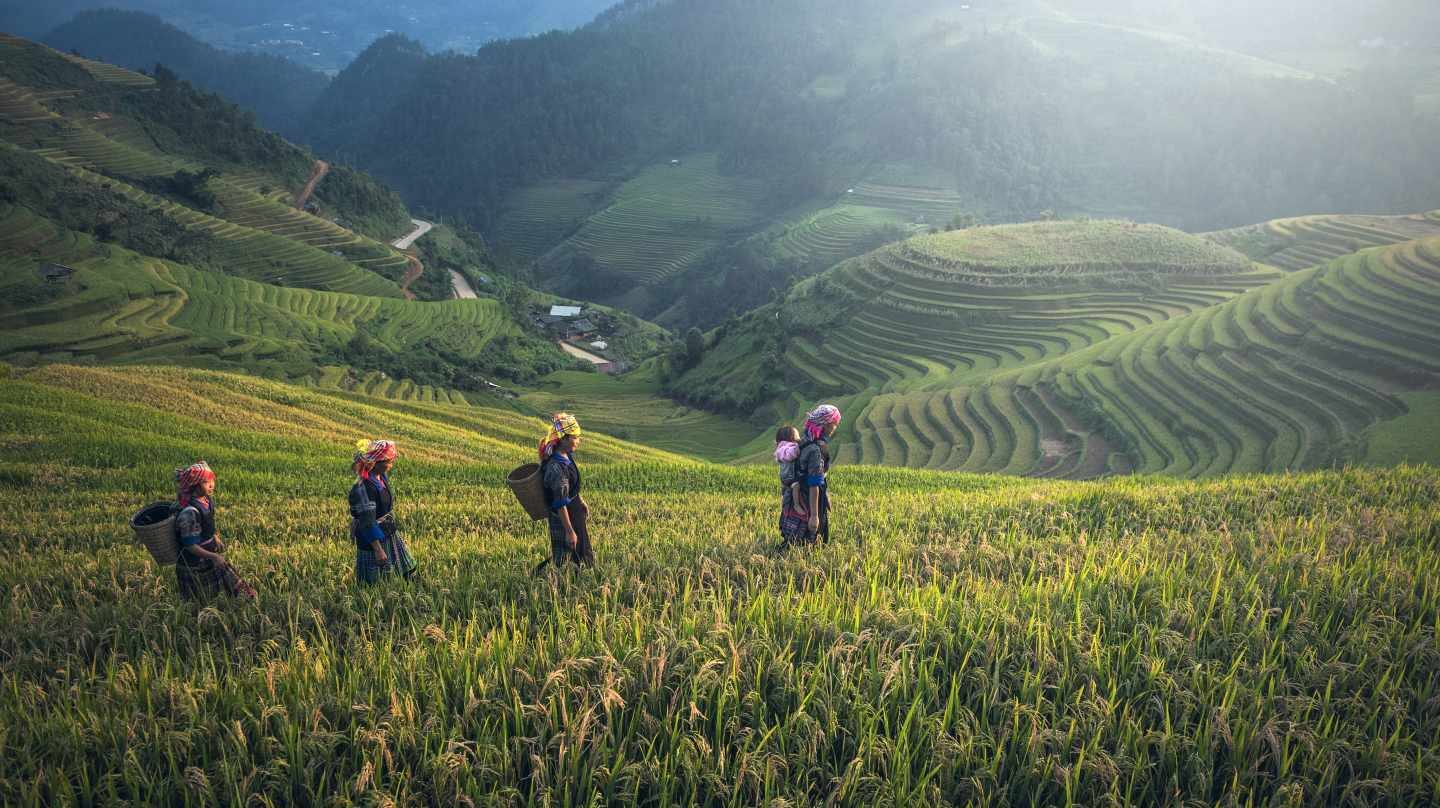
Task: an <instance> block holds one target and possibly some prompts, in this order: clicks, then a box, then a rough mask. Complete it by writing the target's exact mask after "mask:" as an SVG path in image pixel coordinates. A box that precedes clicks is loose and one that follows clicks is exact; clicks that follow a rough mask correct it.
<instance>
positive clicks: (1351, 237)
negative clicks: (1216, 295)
mask: <svg viewBox="0 0 1440 808" xmlns="http://www.w3.org/2000/svg"><path fill="white" fill-rule="evenodd" d="M1436 235H1440V227H1437V226H1436V224H1435V221H1434V220H1433V219H1431V220H1427V219H1426V218H1425V217H1409V216H1304V217H1300V218H1296V219H1280V220H1277V221H1273V222H1267V223H1265V224H1260V225H1252V226H1249V227H1241V228H1237V229H1234V230H1225V231H1221V232H1218V233H1210V234H1209V235H1208V236H1207V237H1208V238H1210V239H1212V240H1214V241H1216V242H1218V243H1221V244H1225V245H1227V246H1230V247H1233V248H1235V249H1237V250H1239V251H1240V252H1243V253H1245V254H1246V255H1248V256H1250V257H1251V258H1253V259H1255V260H1256V261H1260V262H1263V263H1266V264H1269V265H1271V266H1275V267H1279V268H1280V269H1284V270H1286V271H1288V272H1295V271H1298V270H1301V269H1308V268H1310V267H1313V266H1318V265H1320V264H1324V263H1328V262H1330V261H1333V260H1335V259H1336V258H1340V257H1341V256H1345V255H1349V254H1351V253H1354V252H1358V251H1360V250H1363V249H1366V248H1369V247H1383V246H1385V245H1388V244H1398V243H1400V242H1404V241H1410V240H1411V239H1417V238H1426V237H1430V236H1436Z"/></svg>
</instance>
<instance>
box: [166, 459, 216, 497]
mask: <svg viewBox="0 0 1440 808" xmlns="http://www.w3.org/2000/svg"><path fill="white" fill-rule="evenodd" d="M213 479H215V472H214V471H211V470H210V464H209V463H206V462H205V461H204V460H201V461H198V462H196V463H195V464H194V465H191V466H186V467H185V468H180V469H175V498H176V499H178V500H180V507H182V508H184V507H186V506H188V505H189V504H190V493H191V492H192V491H194V490H195V486H197V485H200V484H201V483H204V482H206V481H208V480H213Z"/></svg>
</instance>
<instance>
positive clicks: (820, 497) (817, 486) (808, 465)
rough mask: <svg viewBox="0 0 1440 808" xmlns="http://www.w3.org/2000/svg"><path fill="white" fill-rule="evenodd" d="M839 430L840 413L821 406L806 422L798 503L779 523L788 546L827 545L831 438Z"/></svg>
mask: <svg viewBox="0 0 1440 808" xmlns="http://www.w3.org/2000/svg"><path fill="white" fill-rule="evenodd" d="M839 426H840V409H839V408H838V407H833V406H831V405H829V404H821V405H820V406H819V407H816V408H815V410H814V411H813V412H811V413H810V414H809V415H808V416H806V418H805V438H804V440H802V441H801V443H800V451H799V454H798V456H797V457H796V459H795V477H796V479H797V480H798V482H799V484H800V489H799V495H800V502H799V503H798V504H797V507H796V508H794V510H793V511H792V512H789V513H786V514H785V515H784V516H782V517H781V520H780V532H781V534H782V535H783V536H784V537H785V541H786V542H787V543H790V544H813V543H814V542H816V541H817V540H818V541H822V542H828V541H830V493H829V491H828V486H829V483H828V476H829V474H830V438H831V436H833V435H834V434H835V429H836V428H837V427H839ZM802 511H803V513H802Z"/></svg>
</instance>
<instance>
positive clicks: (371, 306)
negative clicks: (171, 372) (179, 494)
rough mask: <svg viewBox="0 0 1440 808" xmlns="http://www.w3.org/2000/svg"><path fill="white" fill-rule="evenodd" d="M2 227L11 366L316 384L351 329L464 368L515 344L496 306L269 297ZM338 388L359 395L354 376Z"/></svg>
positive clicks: (73, 241)
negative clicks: (189, 370)
mask: <svg viewBox="0 0 1440 808" xmlns="http://www.w3.org/2000/svg"><path fill="white" fill-rule="evenodd" d="M0 223H3V224H4V225H6V227H5V232H6V233H13V235H7V236H6V237H3V238H0V289H3V291H4V294H5V297H6V299H7V301H8V302H7V303H6V304H4V305H3V306H0V355H3V356H6V357H8V358H9V360H10V361H20V362H22V363H26V364H30V363H36V362H51V361H74V360H77V359H85V360H88V361H98V362H119V363H136V362H144V363H150V364H154V363H176V364H186V365H193V364H201V365H205V366H212V367H223V368H229V369H234V370H248V371H250V372H254V373H258V374H262V375H268V376H274V377H277V378H282V379H287V380H291V381H297V382H301V383H318V382H319V381H320V380H321V379H324V378H327V377H330V376H332V375H333V374H332V373H331V371H329V370H327V365H331V364H334V359H333V357H334V356H335V354H336V352H337V351H340V350H342V349H343V348H345V346H346V345H347V343H349V341H350V340H351V338H352V337H353V336H354V335H355V333H356V330H357V328H361V327H363V328H364V329H365V330H366V333H367V334H368V335H369V336H370V337H371V338H372V339H373V340H375V341H376V342H377V343H378V344H379V345H380V346H383V348H384V349H386V350H389V351H394V352H396V353H397V354H403V353H405V352H407V351H410V350H414V349H415V348H416V346H418V345H419V344H421V343H426V344H429V345H440V346H443V347H444V348H445V349H446V350H448V351H450V352H452V353H454V354H455V355H457V356H460V357H465V358H469V359H474V358H478V357H482V356H484V355H485V354H486V350H487V347H488V346H489V344H490V341H491V340H492V339H494V338H496V337H499V336H505V335H513V334H516V333H517V331H516V327H515V325H514V324H513V323H512V322H511V320H510V318H509V315H508V313H507V312H506V311H505V309H504V308H503V306H502V305H501V304H500V303H499V302H498V301H496V300H494V299H489V298H486V299H480V300H452V301H446V302H440V303H419V302H412V301H406V300H402V299H397V298H380V297H366V296H360V295H351V294H343V293H335V292H322V291H315V290H311V289H297V288H289V287H280V286H273V285H267V284H262V283H256V282H253V281H248V280H243V279H239V278H234V277H231V276H228V275H223V274H220V273H215V272H206V271H202V270H197V269H192V268H190V267H186V266H183V265H179V264H174V263H171V262H165V261H159V260H156V259H152V258H148V257H146V256H141V255H137V254H135V253H131V252H129V251H126V250H123V249H121V248H118V247H113V246H108V247H104V248H103V249H101V248H99V247H98V245H96V244H95V243H94V242H92V241H91V240H90V239H89V238H88V237H85V236H78V235H76V234H69V233H66V232H65V231H62V230H60V229H58V228H55V227H54V226H53V225H51V224H50V223H49V222H48V221H46V220H44V219H41V218H39V217H36V216H35V215H34V214H33V213H30V212H29V211H27V210H25V209H23V208H12V209H10V210H9V211H8V212H3V211H0ZM44 261H56V262H61V263H66V264H67V265H70V266H73V267H74V268H75V269H76V270H77V272H76V275H75V277H73V278H72V279H70V280H69V281H68V282H67V283H66V284H65V286H63V287H59V288H56V287H52V286H49V285H47V284H46V283H45V282H43V281H41V280H40V279H39V275H38V272H37V270H38V267H39V266H40V264H41V263H42V262H44ZM343 383H344V384H345V385H347V386H358V382H357V381H356V379H355V378H354V377H353V376H346V377H345V378H344V380H343ZM384 389H385V390H390V389H391V385H387V386H386V387H385V388H384ZM382 394H383V392H382ZM441 394H442V395H444V396H445V397H446V398H448V397H449V394H448V393H444V392H443V391H442V393H441ZM436 395H437V392H436V391H435V390H433V389H428V390H425V389H422V390H416V391H410V395H407V396H404V397H415V396H422V397H429V398H431V399H433V398H434V397H435V396H436ZM462 401H463V399H462Z"/></svg>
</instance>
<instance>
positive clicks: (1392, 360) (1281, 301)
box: [851, 239, 1440, 476]
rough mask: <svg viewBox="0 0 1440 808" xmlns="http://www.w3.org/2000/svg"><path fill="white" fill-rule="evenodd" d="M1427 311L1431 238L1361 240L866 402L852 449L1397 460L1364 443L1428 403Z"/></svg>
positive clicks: (964, 454)
mask: <svg viewBox="0 0 1440 808" xmlns="http://www.w3.org/2000/svg"><path fill="white" fill-rule="evenodd" d="M1437 317H1440V240H1437V239H1430V240H1425V241H1417V242H1408V243H1406V244H1403V245H1400V246H1396V247H1391V248H1382V249H1377V250H1370V251H1366V252H1363V253H1360V254H1357V255H1353V256H1350V257H1347V258H1343V259H1340V260H1338V261H1335V262H1333V263H1331V264H1327V265H1324V266H1321V267H1316V268H1314V269H1311V270H1305V271H1302V272H1298V273H1295V274H1293V275H1291V276H1290V277H1287V278H1285V279H1284V280H1282V281H1279V282H1276V283H1274V284H1271V285H1269V286H1266V287H1264V288H1261V289H1256V290H1253V291H1250V292H1248V293H1246V294H1244V295H1241V296H1240V297H1238V298H1236V299H1234V300H1231V301H1230V302H1228V303H1225V304H1223V305H1219V306H1215V307H1212V308H1208V309H1205V310H1203V311H1199V312H1196V313H1195V314H1191V315H1189V316H1185V317H1181V318H1178V319H1174V320H1171V321H1168V322H1165V323H1161V324H1157V325H1154V326H1151V327H1148V328H1145V329H1141V330H1139V331H1136V332H1135V333H1133V334H1130V335H1127V336H1121V337H1116V338H1114V339H1111V340H1108V341H1106V342H1103V343H1100V344H1098V345H1095V346H1093V347H1091V348H1089V349H1087V350H1083V351H1077V352H1074V353H1072V354H1069V355H1066V356H1063V357H1060V358H1056V359H1052V360H1049V361H1047V362H1044V363H1039V364H1036V365H1033V366H1031V367H1028V368H1024V369H1021V370H1017V371H1012V372H1009V373H1005V374H998V375H994V376H991V377H989V378H987V379H985V380H983V381H981V382H977V383H975V384H973V385H970V386H966V387H960V388H956V389H953V390H949V391H946V392H944V393H939V392H937V393H930V394H910V395H904V396H884V397H878V398H876V399H875V400H874V402H873V403H872V404H871V406H870V408H869V410H867V411H866V413H865V414H864V416H863V419H862V423H863V424H866V425H868V426H869V427H870V429H869V430H867V431H866V434H865V435H864V437H863V440H861V441H859V442H857V443H856V444H855V445H853V446H852V449H851V452H852V453H853V455H852V456H853V457H854V458H855V459H858V460H862V461H868V462H875V461H881V462H887V463H901V464H907V465H929V466H936V467H950V468H963V469H968V470H989V471H1002V470H1003V471H1006V472H1009V473H1026V474H1039V475H1056V476H1093V475H1096V474H1102V473H1109V472H1115V471H1132V470H1134V471H1143V472H1160V473H1165V474H1175V475H1184V476H1195V475H1215V474H1224V473H1234V472H1248V471H1263V470H1281V469H1300V468H1314V467H1317V466H1326V465H1330V464H1335V463H1343V462H1355V461H1364V460H1366V459H1375V460H1383V459H1385V458H1386V457H1389V458H1390V459H1395V458H1396V453H1395V452H1394V450H1393V449H1389V450H1377V451H1376V453H1374V454H1371V453H1370V452H1369V450H1368V448H1367V447H1368V440H1369V438H1370V436H1371V434H1372V430H1375V429H1376V428H1377V427H1381V426H1382V425H1383V424H1385V422H1387V421H1390V420H1391V419H1396V418H1400V417H1402V416H1405V415H1406V414H1407V413H1409V412H1410V409H1411V404H1410V403H1407V400H1408V401H1410V402H1412V403H1415V404H1417V405H1418V406H1421V407H1422V410H1421V411H1422V412H1428V411H1429V408H1430V404H1429V398H1428V395H1429V394H1430V393H1433V392H1434V391H1436V390H1437V389H1440V363H1437V360H1436V357H1437V356H1440V340H1437V337H1436V334H1435V330H1434V328H1433V323H1434V322H1436V319H1437ZM1407 393H1417V394H1419V393H1424V394H1425V397H1422V398H1419V399H1407V398H1404V397H1402V396H1403V395H1404V394H1407ZM1382 430H1383V431H1382V432H1381V433H1380V435H1381V437H1380V438H1378V439H1379V440H1380V441H1381V443H1382V444H1384V445H1385V446H1393V445H1394V437H1393V431H1391V430H1390V429H1386V428H1384V427H1382ZM1422 434H1423V433H1422ZM1386 435H1388V436H1389V437H1384V436H1386ZM1411 448H1412V451H1411V452H1409V453H1405V454H1401V455H1399V456H1401V457H1408V458H1410V459H1412V460H1421V461H1425V462H1434V461H1436V460H1437V459H1440V456H1436V455H1434V454H1433V449H1434V448H1435V444H1434V442H1433V441H1431V440H1429V439H1428V438H1423V437H1422V438H1420V439H1419V440H1418V441H1417V442H1416V443H1415V444H1414V445H1413V446H1412V447H1411Z"/></svg>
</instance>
